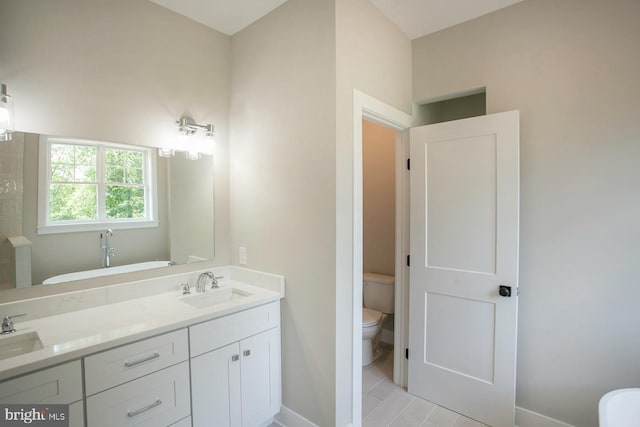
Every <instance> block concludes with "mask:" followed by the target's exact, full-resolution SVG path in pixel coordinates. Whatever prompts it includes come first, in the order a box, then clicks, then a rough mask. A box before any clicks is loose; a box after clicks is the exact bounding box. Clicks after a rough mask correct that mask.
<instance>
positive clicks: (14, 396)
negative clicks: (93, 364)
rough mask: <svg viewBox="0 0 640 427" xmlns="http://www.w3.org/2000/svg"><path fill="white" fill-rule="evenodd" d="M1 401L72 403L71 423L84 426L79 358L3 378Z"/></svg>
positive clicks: (70, 411)
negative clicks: (13, 376) (11, 377)
mask: <svg viewBox="0 0 640 427" xmlns="http://www.w3.org/2000/svg"><path fill="white" fill-rule="evenodd" d="M0 403H5V404H65V405H66V404H69V425H70V427H82V426H84V405H83V402H82V367H81V365H80V361H79V360H76V361H73V362H67V363H65V364H63V365H59V366H54V367H52V368H47V369H43V370H41V371H37V372H34V373H31V374H27V375H23V376H21V377H17V378H14V379H11V380H7V381H3V382H0Z"/></svg>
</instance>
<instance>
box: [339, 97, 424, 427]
mask: <svg viewBox="0 0 640 427" xmlns="http://www.w3.org/2000/svg"><path fill="white" fill-rule="evenodd" d="M363 119H366V120H368V121H371V122H374V123H377V124H380V125H382V126H385V127H388V128H391V129H394V130H395V131H396V135H397V136H396V203H395V205H396V230H395V235H396V242H395V246H396V248H395V249H396V250H395V252H396V256H395V277H396V279H395V307H394V311H395V320H396V321H395V322H394V338H393V339H394V362H393V365H394V366H393V381H394V382H395V383H396V384H398V385H400V386H405V385H406V382H407V381H406V378H407V363H406V359H405V357H404V354H403V353H404V349H405V348H407V345H408V338H409V334H408V314H409V310H408V302H409V299H408V298H409V269H408V267H407V264H406V258H405V257H406V255H407V254H408V253H409V218H408V215H409V191H408V190H409V176H408V173H407V169H406V165H405V162H406V159H407V158H408V154H409V135H408V133H409V132H408V130H409V128H410V127H411V126H412V125H413V118H412V116H410V115H408V114H406V113H404V112H402V111H400V110H398V109H396V108H394V107H391V106H390V105H388V104H385V103H384V102H382V101H379V100H377V99H375V98H373V97H371V96H369V95H367V94H365V93H363V92H360V91H358V90H356V89H354V91H353V242H354V244H353V254H352V255H353V256H352V261H353V265H352V271H353V277H352V280H351V284H352V285H351V286H352V288H353V289H352V295H353V300H352V301H353V310H352V313H353V318H352V333H353V343H352V345H353V347H352V351H351V354H352V356H353V358H352V361H351V363H352V370H351V371H352V373H353V375H352V388H351V390H352V392H353V396H352V405H351V408H352V421H353V425H355V426H358V425H361V424H362V263H363V261H362V258H363V255H362V252H363V248H362V239H363V232H362V227H363V225H362V223H363V220H362V215H363V207H362V205H363V203H362V185H363V182H362V181H363V179H362V120H363ZM398 320H400V321H398Z"/></svg>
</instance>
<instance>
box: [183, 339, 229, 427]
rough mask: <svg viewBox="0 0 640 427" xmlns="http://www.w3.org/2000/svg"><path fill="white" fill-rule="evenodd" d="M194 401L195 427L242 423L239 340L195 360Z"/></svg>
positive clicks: (193, 377)
mask: <svg viewBox="0 0 640 427" xmlns="http://www.w3.org/2000/svg"><path fill="white" fill-rule="evenodd" d="M191 402H192V408H193V412H192V415H191V416H192V419H193V427H211V426H216V427H231V426H233V427H239V426H241V425H242V424H241V420H240V412H241V408H240V405H241V403H240V402H241V397H240V346H239V345H238V343H233V344H229V345H227V346H226V347H222V348H220V349H218V350H215V351H211V352H209V353H205V354H201V355H200V356H198V357H194V358H193V359H191Z"/></svg>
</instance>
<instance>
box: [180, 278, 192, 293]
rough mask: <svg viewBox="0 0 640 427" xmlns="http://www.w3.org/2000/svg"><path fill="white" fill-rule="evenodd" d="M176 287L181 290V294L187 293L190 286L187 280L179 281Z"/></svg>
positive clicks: (189, 290)
mask: <svg viewBox="0 0 640 427" xmlns="http://www.w3.org/2000/svg"><path fill="white" fill-rule="evenodd" d="M178 289H180V290H181V291H182V295H189V294H190V293H191V287H190V286H189V282H188V281H187V282H184V283H180V284H179V285H178Z"/></svg>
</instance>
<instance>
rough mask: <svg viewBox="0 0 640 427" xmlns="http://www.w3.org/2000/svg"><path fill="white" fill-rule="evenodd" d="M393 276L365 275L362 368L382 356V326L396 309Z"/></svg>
mask: <svg viewBox="0 0 640 427" xmlns="http://www.w3.org/2000/svg"><path fill="white" fill-rule="evenodd" d="M394 282H395V279H394V277H393V276H387V275H384V274H376V273H365V274H363V280H362V295H363V308H362V366H367V365H369V364H371V363H373V362H374V361H375V360H376V359H377V358H378V357H380V355H381V354H382V348H380V345H379V338H380V333H381V332H382V324H383V322H384V319H385V318H386V317H387V314H391V313H393V308H394V300H393V297H394Z"/></svg>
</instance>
